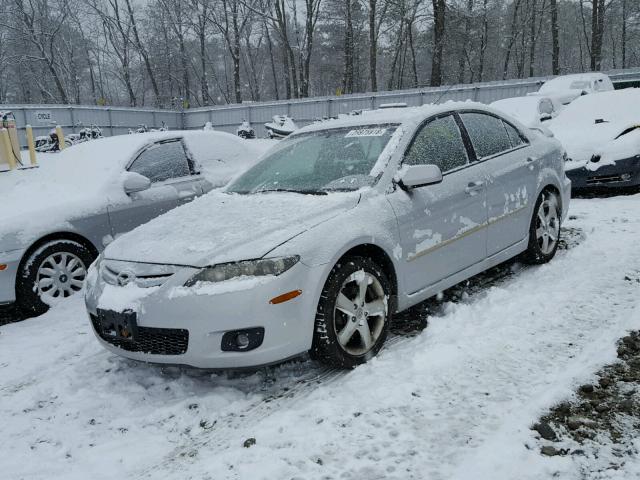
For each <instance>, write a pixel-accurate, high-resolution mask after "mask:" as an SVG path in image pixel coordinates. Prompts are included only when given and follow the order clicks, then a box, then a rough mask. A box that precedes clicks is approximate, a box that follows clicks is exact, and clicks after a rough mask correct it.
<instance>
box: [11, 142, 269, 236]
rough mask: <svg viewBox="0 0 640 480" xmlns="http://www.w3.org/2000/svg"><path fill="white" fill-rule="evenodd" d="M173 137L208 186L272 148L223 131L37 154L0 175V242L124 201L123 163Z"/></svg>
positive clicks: (218, 183) (223, 181) (222, 181)
mask: <svg viewBox="0 0 640 480" xmlns="http://www.w3.org/2000/svg"><path fill="white" fill-rule="evenodd" d="M179 136H182V137H183V138H184V139H185V142H186V145H187V148H188V149H189V151H190V152H191V153H192V154H193V157H194V158H195V159H196V161H197V162H198V163H199V164H200V165H201V167H202V173H203V175H205V177H206V178H207V179H208V180H209V181H210V182H211V183H212V184H213V185H214V187H219V186H222V185H224V184H226V183H227V182H228V181H229V180H230V179H231V178H232V177H233V176H234V175H237V174H238V173H240V172H241V171H243V170H244V169H246V168H248V167H249V166H251V165H253V164H254V163H255V162H256V161H257V160H258V159H259V158H260V156H261V155H262V153H263V152H264V151H266V150H267V149H268V148H269V147H270V146H271V144H272V142H268V141H256V142H248V141H244V140H242V139H240V138H236V137H235V136H233V135H230V134H226V133H223V132H200V131H198V132H154V133H146V134H139V135H122V136H117V137H109V138H104V139H99V140H95V141H92V142H87V143H83V144H79V145H75V146H73V147H70V148H67V149H65V150H63V151H62V152H60V153H58V154H39V156H38V158H39V161H40V163H39V167H38V168H33V169H24V170H14V171H7V172H2V173H0V192H1V195H2V204H3V211H4V212H5V213H4V214H3V218H2V220H3V221H2V225H0V241H2V240H3V237H5V236H7V235H8V234H14V233H15V232H20V236H21V237H24V238H25V239H29V238H31V237H33V236H35V235H38V234H39V233H45V232H47V231H50V229H51V228H52V226H53V227H55V228H58V229H64V228H69V227H70V226H69V225H68V223H67V222H68V221H69V220H71V219H73V218H78V217H81V216H84V215H89V214H91V213H95V212H97V211H99V210H100V209H103V208H104V207H105V205H106V202H107V200H108V201H109V202H111V203H118V202H127V201H129V198H128V197H127V195H126V194H125V192H124V190H123V188H122V184H121V182H119V181H118V180H119V179H118V177H119V176H121V175H122V173H123V170H124V168H125V166H126V164H127V162H129V161H130V160H131V159H132V157H133V156H134V155H135V153H136V152H137V151H138V150H140V149H142V148H143V147H144V146H145V145H148V144H149V143H152V142H155V141H158V140H163V139H168V138H176V137H179ZM220 139H222V140H224V141H220ZM23 153H24V154H25V155H24V156H25V158H26V157H27V155H26V152H23ZM24 163H25V164H26V161H25V162H24Z"/></svg>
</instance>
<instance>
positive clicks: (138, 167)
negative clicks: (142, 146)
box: [129, 140, 191, 182]
mask: <svg viewBox="0 0 640 480" xmlns="http://www.w3.org/2000/svg"><path fill="white" fill-rule="evenodd" d="M129 171H130V172H136V173H139V174H140V175H144V176H145V177H147V178H148V179H149V180H151V182H163V181H164V180H168V179H170V178H179V177H185V176H187V175H190V174H191V172H190V170H189V160H188V159H187V154H186V153H185V151H184V147H183V146H182V142H181V141H180V140H175V141H171V142H163V143H156V144H154V145H152V146H151V147H149V148H147V149H146V150H145V151H144V152H142V153H141V154H140V155H139V156H138V158H136V159H135V161H134V162H133V163H132V164H131V166H130V167H129Z"/></svg>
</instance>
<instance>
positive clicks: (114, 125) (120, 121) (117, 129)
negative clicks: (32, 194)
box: [0, 105, 183, 145]
mask: <svg viewBox="0 0 640 480" xmlns="http://www.w3.org/2000/svg"><path fill="white" fill-rule="evenodd" d="M0 111H12V112H13V113H14V115H15V117H16V123H17V125H18V132H19V136H20V142H21V143H22V145H26V139H25V134H24V131H25V130H24V129H25V126H26V125H31V126H32V127H33V133H34V135H35V136H40V135H48V134H49V132H50V131H51V129H52V128H53V127H54V126H55V125H60V126H61V127H62V128H63V130H64V132H65V134H68V133H73V132H78V131H79V130H80V129H81V128H82V127H89V126H91V125H94V124H95V125H97V126H99V127H100V128H101V129H102V131H103V134H104V135H105V136H112V135H122V134H126V133H128V131H129V129H130V128H131V129H136V128H138V126H139V125H141V124H144V125H147V126H148V127H149V128H152V127H160V126H162V122H164V123H165V124H166V125H167V126H168V127H169V129H170V130H176V129H181V128H183V121H182V113H181V112H173V111H171V110H150V109H136V108H118V107H89V106H76V105H72V106H67V105H0Z"/></svg>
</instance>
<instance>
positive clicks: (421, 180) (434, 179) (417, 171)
mask: <svg viewBox="0 0 640 480" xmlns="http://www.w3.org/2000/svg"><path fill="white" fill-rule="evenodd" d="M440 182H442V171H441V170H440V167H438V166H437V165H412V166H410V167H405V168H403V171H402V172H400V180H399V182H398V183H399V184H400V186H401V187H402V188H404V189H405V190H410V189H412V188H418V187H425V186H427V185H434V184H436V183H440Z"/></svg>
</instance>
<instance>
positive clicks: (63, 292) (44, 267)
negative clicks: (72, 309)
mask: <svg viewBox="0 0 640 480" xmlns="http://www.w3.org/2000/svg"><path fill="white" fill-rule="evenodd" d="M86 276H87V269H86V267H85V265H84V263H83V262H82V260H80V258H79V257H78V256H76V255H74V254H73V253H68V252H60V253H54V254H52V255H49V256H48V257H47V258H45V259H44V261H43V262H42V263H41V264H40V267H39V268H38V274H37V278H36V288H37V291H38V295H39V296H40V298H42V299H52V298H66V297H69V296H71V295H73V294H74V293H76V292H78V291H80V289H82V282H83V281H84V279H85V277H86Z"/></svg>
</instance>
